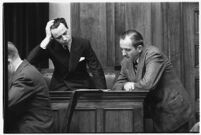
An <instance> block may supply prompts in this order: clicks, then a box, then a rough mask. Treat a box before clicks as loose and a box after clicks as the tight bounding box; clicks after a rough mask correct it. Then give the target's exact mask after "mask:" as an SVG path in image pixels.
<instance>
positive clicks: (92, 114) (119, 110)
mask: <svg viewBox="0 0 201 135" xmlns="http://www.w3.org/2000/svg"><path fill="white" fill-rule="evenodd" d="M76 93H77V96H76V97H75V96H74V98H76V99H75V100H76V102H74V103H75V106H74V108H73V109H72V108H71V109H72V110H71V111H72V117H71V118H72V119H70V120H71V121H70V125H69V130H64V129H65V128H64V127H66V126H67V123H68V122H67V121H68V120H69V119H67V117H66V114H67V112H68V105H69V103H70V101H71V97H72V94H74V92H69V91H51V92H50V97H51V107H52V110H53V111H54V120H55V122H54V131H55V132H58V133H62V132H73V133H75V132H76V133H80V132H81V133H115V132H119V133H121V132H127V133H132V132H144V112H143V101H144V98H145V97H146V94H147V91H143V90H140V91H134V92H123V91H106V90H97V89H93V90H89V89H84V90H77V91H76Z"/></svg>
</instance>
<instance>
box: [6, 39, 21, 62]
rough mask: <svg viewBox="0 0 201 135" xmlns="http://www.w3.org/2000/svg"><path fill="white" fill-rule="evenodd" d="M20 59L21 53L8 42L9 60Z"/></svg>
mask: <svg viewBox="0 0 201 135" xmlns="http://www.w3.org/2000/svg"><path fill="white" fill-rule="evenodd" d="M18 57H19V53H18V50H17V48H16V47H15V45H14V44H13V43H12V42H10V41H8V58H11V59H16V58H18Z"/></svg>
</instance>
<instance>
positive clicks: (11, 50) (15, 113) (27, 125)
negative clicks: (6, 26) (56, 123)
mask: <svg viewBox="0 0 201 135" xmlns="http://www.w3.org/2000/svg"><path fill="white" fill-rule="evenodd" d="M8 78H9V85H8V112H7V114H8V117H7V118H8V132H12V133H50V132H52V131H51V129H52V124H53V115H52V111H51V108H50V102H49V94H48V87H47V85H46V82H45V80H44V79H43V77H42V75H41V74H40V73H39V72H38V71H37V69H36V68H35V67H33V66H32V65H31V64H30V63H29V62H28V61H26V60H21V58H20V57H19V54H18V51H17V49H16V47H15V46H14V44H13V43H11V42H8Z"/></svg>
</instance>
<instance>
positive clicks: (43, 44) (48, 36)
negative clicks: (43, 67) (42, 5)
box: [40, 20, 54, 49]
mask: <svg viewBox="0 0 201 135" xmlns="http://www.w3.org/2000/svg"><path fill="white" fill-rule="evenodd" d="M53 23H54V20H50V21H49V22H48V23H47V25H46V27H45V32H46V37H45V38H44V39H43V41H42V42H41V43H40V47H41V48H43V49H46V48H47V45H48V44H49V42H50V41H51V40H52V34H51V30H50V27H51V26H52V25H53Z"/></svg>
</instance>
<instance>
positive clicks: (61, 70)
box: [28, 37, 106, 91]
mask: <svg viewBox="0 0 201 135" xmlns="http://www.w3.org/2000/svg"><path fill="white" fill-rule="evenodd" d="M42 57H48V58H50V59H51V60H52V62H53V64H54V67H55V69H54V73H53V76H52V79H51V83H50V90H61V91H62V90H74V89H80V88H92V87H91V82H90V80H92V79H93V83H94V85H95V86H94V87H93V88H103V89H105V88H106V81H105V76H104V72H103V70H102V67H101V64H100V62H99V61H98V59H97V57H96V55H95V53H94V51H93V49H92V48H91V45H90V42H89V41H88V40H86V39H82V38H74V37H73V38H72V44H71V51H70V54H69V52H68V50H65V49H64V48H63V47H62V46H61V45H60V44H59V43H58V42H56V41H55V40H52V42H50V43H49V45H48V46H47V48H46V49H42V48H41V47H40V46H37V47H36V48H35V49H33V51H32V52H31V53H30V55H29V56H28V60H29V61H30V63H32V64H35V63H38V62H39V61H40V59H41V58H42ZM81 57H83V58H85V59H84V60H83V61H79V60H80V58H81ZM87 66H88V68H89V71H90V72H91V73H92V75H93V78H92V79H91V77H90V76H89V73H88V69H87Z"/></svg>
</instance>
